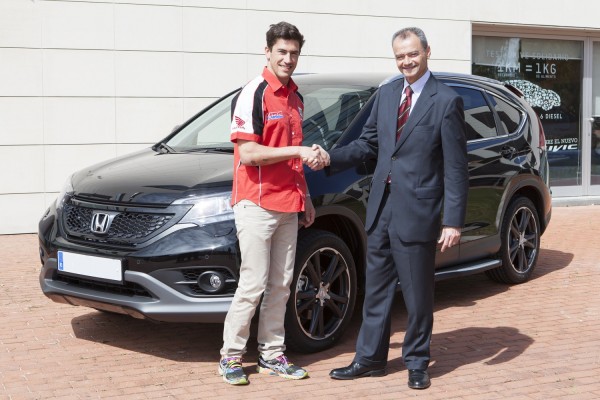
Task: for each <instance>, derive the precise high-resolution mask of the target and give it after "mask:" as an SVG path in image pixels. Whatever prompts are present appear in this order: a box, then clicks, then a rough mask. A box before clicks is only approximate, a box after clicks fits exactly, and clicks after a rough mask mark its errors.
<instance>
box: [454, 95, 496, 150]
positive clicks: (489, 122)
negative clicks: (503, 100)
mask: <svg viewBox="0 0 600 400" xmlns="http://www.w3.org/2000/svg"><path fill="white" fill-rule="evenodd" d="M452 89H454V90H455V91H456V92H457V93H458V94H459V95H460V96H461V97H462V99H463V102H464V106H465V123H466V127H467V140H476V139H484V138H490V137H494V136H496V124H495V122H494V114H493V112H492V110H491V109H490V107H489V105H488V103H487V102H486V101H485V97H484V96H483V93H482V92H481V91H480V90H476V89H470V88H465V87H452Z"/></svg>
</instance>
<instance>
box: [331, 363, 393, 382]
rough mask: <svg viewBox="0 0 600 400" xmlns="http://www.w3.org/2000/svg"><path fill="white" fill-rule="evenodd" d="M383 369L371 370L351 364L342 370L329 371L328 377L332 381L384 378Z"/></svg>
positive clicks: (357, 364)
mask: <svg viewBox="0 0 600 400" xmlns="http://www.w3.org/2000/svg"><path fill="white" fill-rule="evenodd" d="M384 375H385V368H373V367H368V366H366V365H361V364H359V363H357V362H353V363H352V364H350V365H348V366H347V367H344V368H336V369H333V370H331V372H330V373H329V376H330V377H332V378H333V379H356V378H362V377H364V376H384Z"/></svg>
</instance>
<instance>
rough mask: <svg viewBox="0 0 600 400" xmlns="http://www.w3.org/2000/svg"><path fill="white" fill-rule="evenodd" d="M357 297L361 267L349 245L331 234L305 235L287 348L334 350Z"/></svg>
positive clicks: (299, 248)
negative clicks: (358, 268) (355, 262)
mask: <svg viewBox="0 0 600 400" xmlns="http://www.w3.org/2000/svg"><path fill="white" fill-rule="evenodd" d="M356 294H357V285H356V267H355V264H354V259H353V258H352V253H350V250H349V249H348V246H347V245H346V243H345V242H344V241H343V240H342V239H340V238H339V237H338V236H336V235H334V234H332V233H330V232H326V231H321V230H316V229H315V230H313V229H309V230H302V231H301V232H299V237H298V245H297V250H296V265H295V268H294V279H293V281H292V286H291V292H290V298H289V301H288V305H287V313H286V319H285V331H286V344H287V347H289V348H291V349H292V350H295V351H298V352H303V353H314V352H317V351H321V350H325V349H327V348H329V347H331V346H333V345H334V344H335V343H336V342H337V341H338V340H339V339H340V337H341V336H342V334H343V333H344V331H345V330H346V328H347V326H348V324H349V323H350V320H351V319H352V315H353V311H354V304H355V302H356Z"/></svg>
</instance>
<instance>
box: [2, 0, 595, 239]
mask: <svg viewBox="0 0 600 400" xmlns="http://www.w3.org/2000/svg"><path fill="white" fill-rule="evenodd" d="M598 15H600V3H598V2H589V1H583V0H574V1H571V2H569V3H568V5H567V3H566V2H564V1H562V0H561V1H559V0H545V1H540V0H531V1H529V2H523V1H517V0H505V1H503V2H501V3H497V2H494V3H493V2H487V1H481V0H453V1H448V0H423V1H420V2H409V1H404V0H395V1H391V0H382V1H374V2H364V1H355V0H328V1H321V0H305V1H300V2H288V3H286V4H283V3H274V2H272V1H264V0H78V1H71V0H0V170H1V171H2V175H1V180H0V182H1V185H0V234H12V233H29V232H35V231H36V230H37V221H38V219H39V218H40V216H41V215H42V213H43V212H44V210H45V209H46V207H47V205H48V204H50V203H51V202H52V201H54V199H55V197H56V195H57V194H58V192H59V191H60V190H61V188H62V186H63V183H64V181H65V180H66V178H67V177H68V176H69V175H70V174H71V173H72V172H73V171H75V170H78V169H81V168H84V167H86V166H89V165H91V164H94V163H95V162H99V161H103V160H106V159H109V158H113V157H117V156H119V155H123V154H126V153H128V152H131V151H135V150H138V149H139V148H142V147H146V146H149V145H151V144H153V143H155V142H156V141H158V140H160V139H161V138H163V137H165V136H166V135H167V134H168V133H169V132H170V131H171V130H172V129H173V127H174V126H176V125H178V124H180V123H181V122H182V121H184V120H185V119H187V118H189V117H190V116H192V115H193V114H195V113H196V112H197V111H198V110H199V109H201V108H202V107H204V106H206V105H208V104H209V103H211V102H212V101H213V100H215V99H216V98H218V97H220V96H221V95H223V94H225V93H227V92H229V91H231V90H233V89H235V88H236V87H239V86H241V85H243V84H244V83H245V82H247V81H248V80H249V79H251V78H252V77H254V76H255V75H256V74H257V73H258V72H259V71H260V69H261V67H262V66H263V65H264V41H265V38H264V33H265V32H266V30H267V29H268V26H269V24H271V23H274V22H278V21H281V20H285V21H289V22H291V23H294V24H295V25H297V26H298V27H299V28H300V30H301V31H302V33H303V34H304V35H305V38H306V44H305V46H304V48H303V51H302V53H303V56H302V58H301V60H300V64H299V66H298V68H297V70H296V71H297V72H299V73H302V72H336V71H343V72H353V71H384V72H389V73H390V75H391V74H394V73H396V72H397V71H396V68H395V63H394V60H393V58H392V53H391V35H392V34H393V32H395V31H396V30H398V29H400V28H402V27H406V26H419V27H421V28H422V29H423V30H424V31H425V32H426V34H427V36H428V39H429V42H430V46H431V49H432V52H431V60H430V67H431V69H432V70H434V71H449V72H460V73H475V74H478V75H485V76H490V77H493V78H496V79H499V80H503V81H508V80H510V81H511V84H513V85H514V86H517V87H519V88H520V89H521V90H523V91H524V92H525V93H526V95H527V96H528V99H529V100H530V102H532V104H533V105H534V106H535V107H536V110H537V111H538V112H539V113H540V117H541V119H542V122H543V123H544V128H545V131H546V139H547V143H546V144H547V147H548V150H549V152H550V156H551V157H550V162H551V165H550V173H551V176H552V182H551V183H552V186H553V188H552V190H553V195H554V196H555V197H557V198H560V197H564V198H568V197H569V198H581V199H585V198H591V197H593V196H597V195H600V142H599V141H598V138H600V20H599V19H598V17H597V16H598Z"/></svg>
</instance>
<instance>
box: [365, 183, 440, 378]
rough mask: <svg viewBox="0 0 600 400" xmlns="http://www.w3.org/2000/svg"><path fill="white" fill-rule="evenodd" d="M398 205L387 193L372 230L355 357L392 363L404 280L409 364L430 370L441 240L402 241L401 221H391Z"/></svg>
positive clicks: (368, 362)
mask: <svg viewBox="0 0 600 400" xmlns="http://www.w3.org/2000/svg"><path fill="white" fill-rule="evenodd" d="M396 203H399V202H396ZM394 206H396V207H399V206H401V204H394V202H393V201H392V199H391V197H390V195H389V193H388V194H386V195H385V197H384V199H383V201H382V206H381V209H380V214H379V216H378V219H377V220H376V221H375V225H374V227H373V228H372V229H371V231H370V232H369V235H368V240H367V243H368V248H367V270H366V283H365V300H364V305H363V321H362V325H361V328H360V333H359V335H358V340H357V343H356V356H355V358H354V361H355V362H358V363H360V364H363V365H367V366H372V367H375V368H379V367H381V368H383V367H385V365H386V364H387V359H388V352H389V347H390V329H391V309H392V305H393V300H394V294H395V291H396V285H397V282H398V279H400V286H401V289H402V295H403V297H404V302H405V305H406V310H407V314H408V321H407V326H406V333H405V335H404V344H403V345H402V358H403V360H404V364H405V365H406V367H407V368H408V369H426V368H427V367H428V365H429V360H430V352H429V347H430V346H429V345H430V341H431V333H432V329H433V298H434V273H435V272H434V271H435V248H436V241H435V240H434V241H432V242H426V243H406V242H403V241H401V240H400V237H399V235H398V233H397V231H396V229H395V226H397V225H399V224H402V221H392V207H394Z"/></svg>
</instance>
